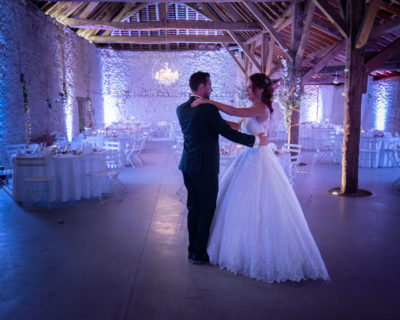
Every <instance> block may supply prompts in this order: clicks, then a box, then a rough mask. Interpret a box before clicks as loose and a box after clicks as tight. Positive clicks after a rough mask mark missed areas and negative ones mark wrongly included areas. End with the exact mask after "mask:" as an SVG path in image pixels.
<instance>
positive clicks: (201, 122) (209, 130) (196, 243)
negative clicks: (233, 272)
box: [176, 71, 267, 264]
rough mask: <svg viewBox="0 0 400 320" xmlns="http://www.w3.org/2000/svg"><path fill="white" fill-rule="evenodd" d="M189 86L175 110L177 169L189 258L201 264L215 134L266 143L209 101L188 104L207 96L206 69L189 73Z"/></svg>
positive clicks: (212, 200) (215, 166)
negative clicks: (180, 140) (179, 136)
mask: <svg viewBox="0 0 400 320" xmlns="http://www.w3.org/2000/svg"><path fill="white" fill-rule="evenodd" d="M189 86H190V89H191V91H192V95H191V97H190V98H189V100H188V101H186V102H185V103H183V104H181V105H180V106H179V107H178V108H177V110H176V113H177V116H178V119H179V124H180V126H181V129H182V132H183V136H184V147H183V153H182V158H181V161H180V164H179V169H180V170H181V171H182V174H183V180H184V183H185V187H186V189H187V192H188V199H187V207H188V218H187V220H188V221H187V225H188V231H189V260H190V262H192V263H195V264H203V263H209V257H208V254H207V242H208V236H209V233H210V226H211V222H212V219H213V217H214V212H215V207H216V200H217V194H218V172H219V141H218V138H219V135H222V136H224V137H225V138H227V139H229V140H231V141H234V142H236V143H240V144H243V145H246V146H249V147H256V146H258V145H266V144H267V137H266V136H263V135H260V136H252V135H247V134H244V133H240V132H239V131H236V130H233V129H231V127H230V126H229V125H228V124H227V123H226V122H225V121H224V120H223V119H222V117H221V115H220V114H219V112H218V109H217V107H215V106H214V105H213V104H201V105H199V106H198V107H197V108H192V107H191V106H190V105H191V103H192V102H193V101H194V100H195V98H196V97H202V98H209V97H210V94H211V92H212V88H211V80H210V74H209V73H206V72H201V71H199V72H196V73H194V74H192V75H191V77H190V80H189Z"/></svg>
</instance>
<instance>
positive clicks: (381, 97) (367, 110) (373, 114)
mask: <svg viewBox="0 0 400 320" xmlns="http://www.w3.org/2000/svg"><path fill="white" fill-rule="evenodd" d="M361 124H362V128H363V129H364V130H369V129H377V130H383V131H389V132H391V133H392V134H394V133H395V132H396V131H397V132H399V133H400V79H399V78H396V79H387V80H379V81H374V82H369V83H368V91H367V93H366V94H365V95H364V96H363V108H362V123H361Z"/></svg>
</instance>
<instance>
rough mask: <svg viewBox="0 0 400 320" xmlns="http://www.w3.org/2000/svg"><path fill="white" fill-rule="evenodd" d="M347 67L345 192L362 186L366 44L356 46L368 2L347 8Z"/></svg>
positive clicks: (353, 2) (353, 3) (356, 2)
mask: <svg viewBox="0 0 400 320" xmlns="http://www.w3.org/2000/svg"><path fill="white" fill-rule="evenodd" d="M345 13H346V14H345V23H346V29H347V30H348V38H347V39H346V69H347V70H348V71H347V72H346V73H345V99H344V132H343V153H342V181H341V186H340V191H341V193H342V194H355V193H357V190H358V156H359V147H360V129H361V96H362V89H363V81H362V80H363V79H362V78H363V67H364V56H363V48H360V49H356V43H357V34H358V31H359V27H360V26H361V23H362V20H363V16H364V2H363V1H359V0H347V3H346V12H345Z"/></svg>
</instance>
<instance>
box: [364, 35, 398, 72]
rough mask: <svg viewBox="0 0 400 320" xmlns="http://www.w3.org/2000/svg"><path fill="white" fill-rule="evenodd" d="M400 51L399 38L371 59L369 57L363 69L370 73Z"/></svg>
mask: <svg viewBox="0 0 400 320" xmlns="http://www.w3.org/2000/svg"><path fill="white" fill-rule="evenodd" d="M399 52H400V38H399V39H397V40H396V41H395V42H393V43H392V44H390V45H389V46H387V47H386V48H385V49H383V50H382V51H381V52H379V53H378V54H377V55H375V56H374V57H373V58H372V59H369V60H368V61H367V62H366V63H365V65H364V68H365V71H366V72H368V73H370V72H372V71H374V70H375V69H377V68H378V67H380V66H381V65H383V64H384V63H385V62H386V61H388V60H390V59H391V58H392V57H394V56H396V55H398V54H399Z"/></svg>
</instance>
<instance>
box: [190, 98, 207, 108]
mask: <svg viewBox="0 0 400 320" xmlns="http://www.w3.org/2000/svg"><path fill="white" fill-rule="evenodd" d="M202 103H207V99H204V98H196V100H194V101H193V102H192V104H191V105H190V106H191V107H192V108H194V107H197V106H198V105H199V104H202Z"/></svg>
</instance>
